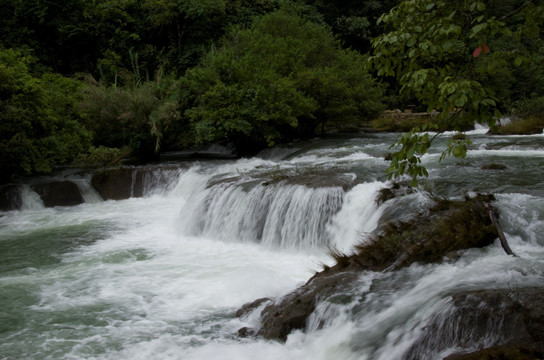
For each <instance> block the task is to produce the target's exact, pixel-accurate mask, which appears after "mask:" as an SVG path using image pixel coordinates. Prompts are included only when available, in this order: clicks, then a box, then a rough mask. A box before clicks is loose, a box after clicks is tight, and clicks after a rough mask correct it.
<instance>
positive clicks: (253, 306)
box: [236, 298, 272, 317]
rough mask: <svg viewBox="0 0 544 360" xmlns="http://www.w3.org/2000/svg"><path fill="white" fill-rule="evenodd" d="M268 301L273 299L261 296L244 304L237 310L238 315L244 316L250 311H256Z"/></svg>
mask: <svg viewBox="0 0 544 360" xmlns="http://www.w3.org/2000/svg"><path fill="white" fill-rule="evenodd" d="M267 301H272V300H271V299H270V298H260V299H257V300H255V301H252V302H250V303H247V304H244V305H243V306H242V307H241V308H240V309H238V311H236V317H244V316H246V315H248V314H249V313H250V312H252V311H254V310H255V309H257V308H258V307H259V306H261V305H262V304H263V303H265V302H267Z"/></svg>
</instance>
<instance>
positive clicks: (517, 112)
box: [0, 0, 544, 183]
mask: <svg viewBox="0 0 544 360" xmlns="http://www.w3.org/2000/svg"><path fill="white" fill-rule="evenodd" d="M543 7H544V6H543V5H542V3H541V2H540V1H525V0H502V1H499V0H489V1H477V0H470V1H468V0H467V1H459V2H447V1H430V0H410V1H398V0H386V1H377V0H360V1H355V0H352V1H334V0H333V1H325V0H305V1H302V0H301V1H287V0H256V1H239V0H92V1H87V0H70V1H61V0H47V1H46V0H9V1H8V0H0V16H1V18H2V22H0V34H1V35H0V174H1V175H0V183H1V182H7V181H10V180H12V179H13V178H14V177H16V176H22V175H32V174H40V173H48V172H51V171H52V170H53V169H55V168H57V167H59V166H68V165H76V166H99V165H107V164H112V163H114V162H116V161H119V160H120V159H121V158H124V157H127V156H131V157H133V158H135V159H138V161H150V160H156V159H158V157H159V156H160V153H161V152H164V151H169V150H180V149H187V148H191V147H194V146H196V145H202V144H211V143H217V142H222V143H229V144H233V145H234V146H235V147H236V149H237V151H238V153H239V154H240V155H246V154H252V153H256V152H257V151H259V150H261V149H263V148H264V147H267V146H273V145H274V144H277V143H281V142H286V141H291V140H293V139H300V138H308V137H313V136H316V135H320V134H324V133H325V132H326V131H329V130H330V129H334V130H335V131H353V129H358V128H360V127H371V126H372V125H375V126H376V122H375V121H376V120H375V119H376V118H379V117H380V115H381V114H382V112H383V110H385V109H397V108H400V109H404V108H406V107H408V106H412V107H414V108H415V109H416V110H420V111H430V110H435V109H436V110H439V113H440V114H442V115H443V116H439V117H438V118H437V119H436V121H435V124H433V126H434V127H435V128H437V129H446V128H447V129H453V130H463V129H464V128H466V127H467V126H472V125H473V124H474V122H475V121H476V122H484V123H488V124H490V125H493V124H494V121H495V120H496V119H497V118H499V117H500V116H510V117H511V118H512V119H514V120H518V121H517V122H518V124H520V123H521V122H522V121H525V123H528V124H529V127H530V128H531V129H530V131H534V129H535V128H536V129H540V131H542V124H543V122H544V121H543V118H544V40H543V39H542V36H541V32H540V27H541V25H542V21H543V20H542V19H544V10H543ZM373 120H374V122H372V121H373ZM382 125H383V123H382ZM425 129H427V125H425V126H424V127H417V128H415V131H414V132H412V133H407V135H406V136H405V137H401V138H400V140H399V145H401V148H402V149H403V150H402V149H401V150H400V151H398V152H397V153H395V154H396V155H395V156H394V158H393V162H394V163H395V164H396V169H393V170H392V171H391V172H390V175H398V174H401V173H403V172H405V171H406V172H409V173H411V174H412V175H422V174H424V173H423V172H424V170H421V168H418V167H417V159H418V158H417V156H418V154H419V155H421V154H422V153H424V152H425V150H426V148H425V147H426V146H427V145H428V142H429V139H428V138H427V139H425V138H423V137H421V136H419V137H418V135H417V131H419V130H425ZM464 146H466V144H465V143H464V142H463V141H462V140H454V141H453V142H452V143H450V146H449V148H448V150H446V151H449V152H450V153H453V154H454V155H462V153H463V148H464ZM403 164H404V165H403Z"/></svg>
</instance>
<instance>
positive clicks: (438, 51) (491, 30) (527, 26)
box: [371, 0, 544, 183]
mask: <svg viewBox="0 0 544 360" xmlns="http://www.w3.org/2000/svg"><path fill="white" fill-rule="evenodd" d="M543 19H544V5H541V4H535V3H533V2H532V1H520V0H512V1H499V0H490V1H482V0H467V1H445V0H443V1H441V0H406V1H402V2H401V3H400V4H399V5H398V6H396V7H395V8H393V9H392V10H391V12H389V13H387V14H384V15H382V16H381V17H380V19H379V22H384V23H385V24H386V27H387V30H388V31H387V32H386V33H384V34H382V35H380V36H379V37H377V38H376V39H375V40H374V42H373V47H374V56H373V57H372V59H371V62H372V64H373V65H374V67H375V69H376V71H377V74H378V75H379V76H383V77H394V78H396V80H397V81H398V82H399V83H400V85H401V86H402V89H403V90H405V91H412V92H413V93H414V94H415V95H416V97H417V98H418V100H419V101H420V102H421V103H423V104H426V105H427V107H428V109H429V111H430V110H433V109H435V110H438V111H439V112H440V115H439V121H442V122H447V123H449V124H450V126H453V127H454V128H455V127H456V126H460V125H461V123H462V122H464V121H468V122H469V123H472V124H473V123H474V122H479V123H487V124H489V125H491V126H493V125H494V123H495V120H496V119H497V118H499V117H500V116H501V113H500V111H499V108H500V106H501V104H500V103H498V101H499V100H500V98H499V97H498V96H497V95H498V90H499V87H497V86H494V83H493V82H492V81H491V80H490V79H497V78H499V77H501V76H504V75H505V74H508V73H509V72H511V71H515V70H513V69H516V68H518V67H520V66H522V65H524V64H526V63H527V64H528V63H529V62H530V61H532V60H531V56H530V55H531V51H534V49H532V48H531V46H530V45H529V46H527V45H523V44H524V43H532V44H534V43H535V42H539V41H540V40H539V34H540V27H541V25H542V22H543ZM505 39H515V40H516V42H517V44H520V46H519V47H517V48H516V47H511V46H504V43H505ZM501 42H502V43H503V45H502V46H501V45H500V44H501ZM510 43H511V42H510ZM539 43H540V44H542V43H541V42H539ZM521 45H523V46H521ZM423 130H429V129H425V128H423V129H419V128H416V129H414V130H413V131H412V132H410V133H407V134H404V135H402V136H401V137H400V138H399V141H398V142H397V145H398V146H399V147H400V149H399V150H398V151H396V152H395V153H394V154H393V156H392V162H391V166H390V168H389V169H388V174H389V177H390V178H391V177H396V176H400V175H402V174H404V173H407V174H409V175H411V176H412V177H413V179H414V181H413V183H415V182H416V178H417V177H418V176H427V175H428V174H427V171H426V170H425V168H424V167H422V166H421V165H420V162H421V160H420V158H421V156H422V155H423V154H424V153H425V152H426V151H427V149H428V148H429V147H430V145H431V142H432V139H433V137H431V136H429V134H428V133H425V134H421V133H419V132H420V131H423ZM467 144H468V142H467V141H466V140H454V139H451V140H450V141H449V142H448V146H447V148H446V150H445V151H444V153H443V154H442V158H443V157H444V156H447V155H454V156H458V157H464V156H465V155H466V151H467Z"/></svg>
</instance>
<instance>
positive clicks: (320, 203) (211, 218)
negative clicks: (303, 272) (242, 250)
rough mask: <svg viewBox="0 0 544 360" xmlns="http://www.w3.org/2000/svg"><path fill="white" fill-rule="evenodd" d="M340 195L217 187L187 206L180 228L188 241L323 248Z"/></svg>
mask: <svg viewBox="0 0 544 360" xmlns="http://www.w3.org/2000/svg"><path fill="white" fill-rule="evenodd" d="M344 194H345V193H344V190H343V189H342V188H341V187H323V188H308V187H305V186H302V185H291V184H282V183H279V184H271V185H263V184H260V183H259V184H247V183H228V182H224V183H219V184H216V185H213V186H211V187H209V188H207V189H205V190H204V191H202V192H200V193H195V194H194V195H193V196H192V197H191V198H190V199H189V200H188V201H187V205H186V206H185V207H184V208H183V209H182V211H181V215H180V220H181V223H182V225H181V228H183V229H184V230H183V231H185V232H186V234H187V235H193V236H205V237H208V238H214V239H219V240H227V241H240V242H248V241H256V242H259V243H262V244H264V245H269V246H277V247H280V248H299V249H311V248H316V247H326V246H327V245H329V244H330V239H331V236H330V234H329V232H328V231H327V227H328V226H329V225H330V224H331V222H332V218H333V216H334V215H335V214H336V213H337V212H338V211H339V209H340V208H341V206H342V203H343V197H344Z"/></svg>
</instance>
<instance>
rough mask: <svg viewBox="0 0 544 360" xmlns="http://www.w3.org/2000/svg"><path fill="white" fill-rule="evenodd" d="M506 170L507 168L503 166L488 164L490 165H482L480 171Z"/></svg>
mask: <svg viewBox="0 0 544 360" xmlns="http://www.w3.org/2000/svg"><path fill="white" fill-rule="evenodd" d="M506 169H508V168H507V167H506V165H504V164H495V163H490V164H484V165H482V170H506Z"/></svg>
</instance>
